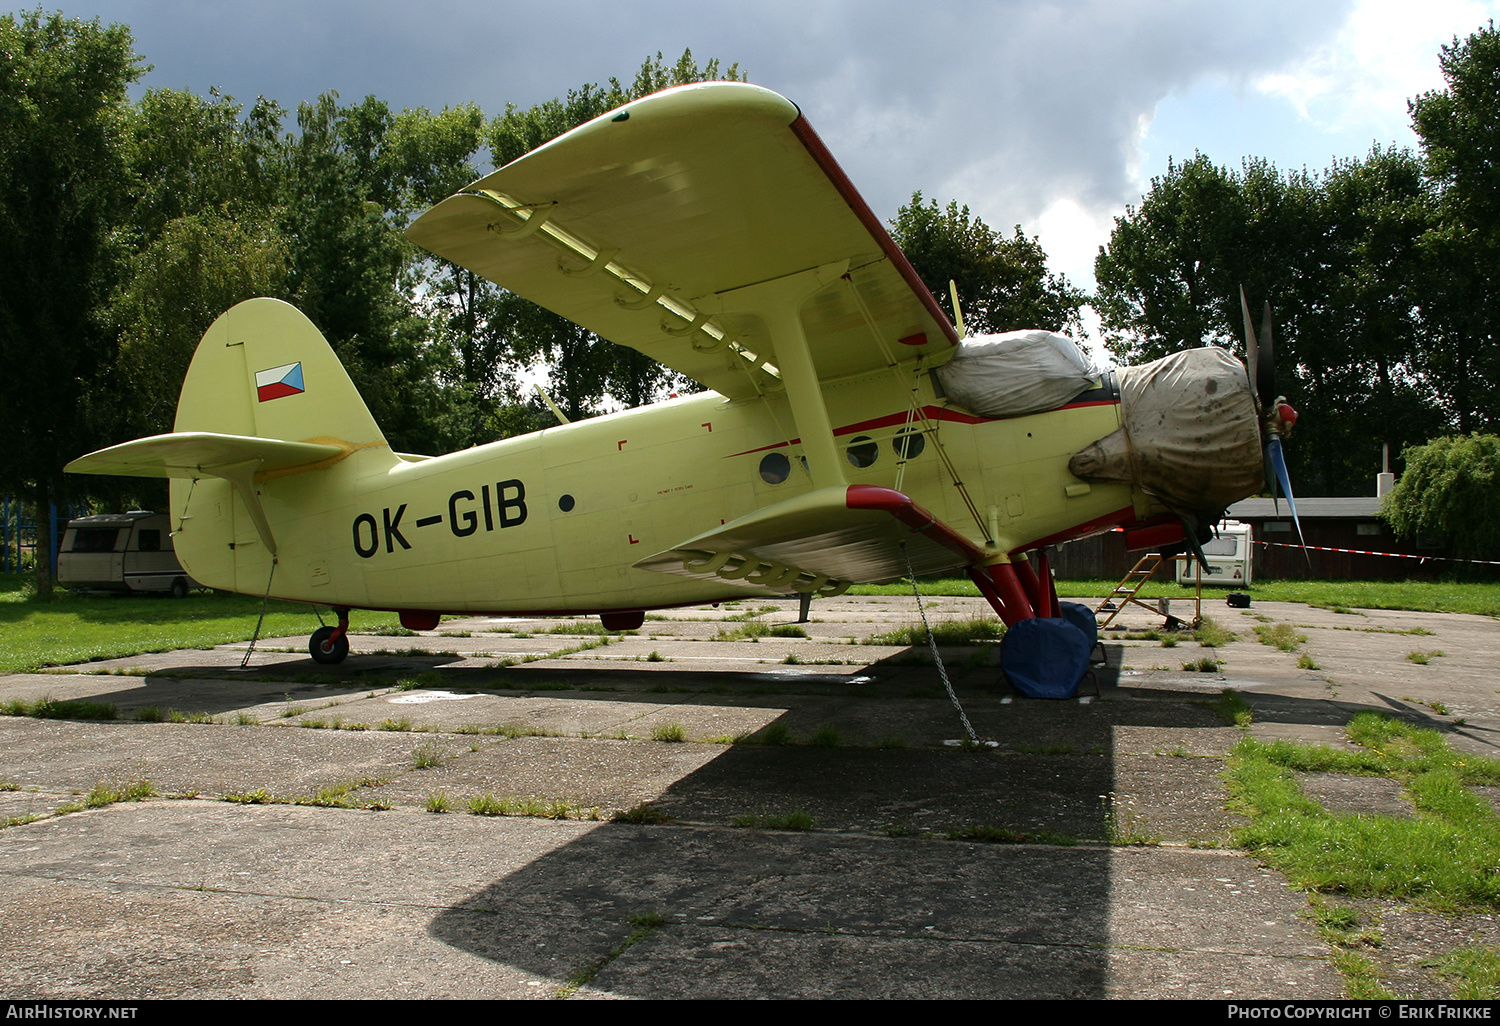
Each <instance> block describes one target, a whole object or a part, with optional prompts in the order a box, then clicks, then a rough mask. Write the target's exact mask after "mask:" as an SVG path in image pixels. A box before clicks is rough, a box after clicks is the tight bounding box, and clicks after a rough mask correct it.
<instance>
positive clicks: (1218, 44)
mask: <svg viewBox="0 0 1500 1026" xmlns="http://www.w3.org/2000/svg"><path fill="white" fill-rule="evenodd" d="M63 10H64V12H65V13H67V14H68V15H70V16H73V17H84V18H91V17H98V18H100V19H101V20H103V21H106V22H112V21H114V22H124V23H126V24H128V25H130V26H131V28H132V30H133V32H134V34H135V39H136V44H137V45H136V49H137V51H138V52H139V53H140V54H142V55H143V56H144V57H145V59H146V60H147V62H149V63H150V64H152V65H153V66H154V70H153V71H152V72H151V73H150V74H149V75H147V76H146V77H145V79H144V80H143V86H151V87H164V88H165V87H170V88H188V89H192V90H195V91H198V92H205V91H207V90H208V89H209V87H211V86H218V87H220V88H221V89H222V90H223V91H224V92H226V93H229V94H230V95H232V96H235V97H236V98H238V99H241V100H250V99H253V98H254V97H255V96H257V95H266V96H270V97H273V98H275V99H277V100H280V101H281V102H282V103H283V104H285V105H287V106H294V105H295V104H296V103H297V102H298V101H300V100H304V99H311V98H313V97H315V96H316V95H317V94H318V93H320V92H323V91H325V90H329V89H334V90H337V91H338V92H339V93H340V94H341V95H342V96H343V97H344V98H346V99H357V98H359V97H362V96H364V95H366V94H369V93H373V94H375V95H376V96H379V97H380V98H381V99H383V100H385V101H386V102H388V103H389V104H391V105H392V106H393V107H396V108H401V107H415V106H422V107H428V108H432V109H440V108H442V107H443V106H446V105H450V104H456V103H462V102H469V101H472V102H474V103H477V104H479V105H480V106H481V107H482V108H483V109H484V110H485V111H486V112H487V113H489V114H492V115H493V114H495V113H498V112H500V111H502V110H503V109H504V107H505V104H506V103H514V104H517V105H519V106H527V105H530V104H533V103H536V102H538V101H541V100H545V99H548V98H550V97H553V96H557V95H560V94H562V93H565V92H566V91H567V90H568V89H569V88H574V87H577V86H578V85H581V84H582V83H585V82H598V81H603V80H605V79H608V78H609V77H610V76H611V75H613V76H618V77H620V78H622V79H628V78H629V77H631V76H632V75H633V73H634V71H635V69H636V68H638V67H639V66H640V63H641V61H642V59H643V58H644V57H646V56H648V55H651V54H655V53H656V52H657V51H661V52H662V53H663V54H664V55H665V56H666V57H667V58H668V59H669V60H670V59H674V58H675V57H676V56H677V55H679V54H680V53H681V52H682V51H683V49H684V48H687V47H691V48H692V50H693V53H694V55H695V56H696V57H698V58H699V59H700V61H702V60H705V59H707V58H709V57H718V58H720V59H721V60H722V61H724V62H725V63H726V64H727V63H729V62H738V63H739V64H740V66H741V67H742V68H743V69H744V70H746V71H747V72H748V74H749V78H750V81H752V82H755V83H756V84H758V85H763V86H766V87H768V88H771V89H775V90H776V91H778V92H780V93H783V94H784V95H786V96H788V97H789V98H791V99H792V100H794V101H795V102H796V103H797V104H798V105H799V106H800V107H801V108H802V110H803V111H804V113H806V114H807V115H808V117H809V119H810V120H811V121H812V123H813V125H814V126H815V127H816V128H817V130H818V132H819V134H821V135H822V137H823V139H824V141H825V142H827V143H828V145H829V147H830V149H832V151H833V152H834V155H835V156H837V157H838V159H839V161H840V163H842V164H843V166H844V168H845V170H846V171H847V172H848V173H849V175H850V177H851V178H852V179H853V180H854V182H855V184H856V185H857V186H858V187H859V188H860V189H861V191H862V192H863V193H864V195H865V198H866V199H867V200H868V201H869V202H870V205H871V206H872V207H873V208H874V209H875V211H876V213H878V214H880V215H881V216H882V217H884V218H890V217H891V216H893V215H894V214H895V212H896V210H897V208H899V207H900V206H901V204H902V203H903V202H905V201H906V200H907V199H908V198H909V197H910V196H911V193H912V191H913V190H917V189H920V190H921V191H922V192H923V193H924V194H925V195H927V196H928V197H932V198H936V199H939V200H941V201H944V202H946V201H947V200H949V199H957V200H959V201H960V202H961V203H966V204H968V205H969V206H970V207H971V208H972V209H973V210H974V212H975V213H977V214H978V215H979V216H981V217H983V218H984V219H985V220H986V221H987V222H989V223H990V224H991V225H992V226H994V227H996V228H1000V229H1002V230H1008V229H1009V227H1010V226H1011V225H1015V224H1019V225H1021V226H1022V228H1023V229H1024V230H1025V231H1026V232H1027V233H1029V234H1036V235H1039V236H1040V237H1041V241H1042V244H1043V246H1044V247H1045V248H1046V249H1047V252H1048V253H1049V255H1050V256H1051V259H1052V263H1053V265H1054V267H1055V268H1056V269H1058V270H1061V271H1063V272H1064V273H1066V274H1068V275H1069V277H1071V278H1072V279H1073V280H1074V282H1075V283H1076V284H1080V285H1082V286H1084V287H1091V286H1092V284H1093V276H1092V266H1093V258H1094V255H1095V254H1096V253H1097V251H1098V247H1099V246H1100V245H1101V244H1103V243H1104V242H1105V241H1107V239H1108V235H1109V229H1110V227H1111V225H1112V219H1113V218H1114V217H1115V216H1116V215H1118V214H1120V213H1123V211H1124V209H1125V206H1126V204H1129V203H1135V202H1138V201H1139V199H1140V196H1141V193H1142V192H1143V190H1144V189H1145V188H1146V187H1147V185H1148V183H1149V181H1150V179H1151V177H1152V176H1153V175H1157V174H1160V173H1161V172H1162V171H1163V170H1165V168H1166V166H1167V161H1168V159H1169V158H1176V159H1181V158H1183V157H1190V156H1192V154H1193V153H1194V152H1195V151H1202V152H1203V153H1206V154H1208V155H1209V156H1210V157H1212V158H1213V159H1214V160H1216V161H1218V162H1220V163H1224V164H1229V165H1231V166H1238V165H1239V163H1240V161H1241V159H1242V158H1244V157H1246V156H1260V157H1265V158H1268V159H1270V160H1272V161H1273V162H1275V163H1276V164H1277V165H1278V166H1281V167H1298V168H1300V167H1307V168H1309V169H1310V170H1321V169H1323V168H1326V167H1327V166H1328V165H1329V164H1330V162H1331V161H1333V160H1334V159H1335V158H1339V157H1358V156H1362V155H1364V154H1366V153H1368V152H1369V150H1370V147H1371V146H1372V145H1376V144H1378V145H1382V146H1388V145H1391V144H1396V145H1400V146H1412V145H1414V144H1415V139H1414V137H1413V136H1412V134H1411V130H1410V127H1409V123H1408V118H1407V112H1406V101H1407V99H1408V98H1409V97H1411V96H1414V95H1416V94H1418V93H1420V92H1422V91H1425V90H1428V89H1433V88H1440V87H1441V86H1442V77H1441V75H1440V74H1439V72H1438V67H1437V52H1438V48H1439V47H1440V46H1441V45H1442V44H1444V43H1447V42H1451V41H1452V39H1453V38H1454V36H1455V35H1457V36H1466V35H1468V34H1469V33H1470V32H1472V31H1474V30H1475V29H1477V28H1479V27H1481V26H1483V25H1484V24H1486V23H1487V22H1488V21H1489V20H1490V19H1492V18H1496V17H1500V0H1422V2H1420V3H1413V2H1411V0H1239V2H1234V0H1222V2H1220V0H1051V2H1047V0H932V2H930V3H928V4H925V5H922V6H921V7H920V8H919V7H918V5H916V4H912V3H910V2H909V0H908V2H901V3H896V2H887V0H758V2H755V3H744V2H740V3H717V2H712V0H697V2H679V0H613V2H608V3H605V2H595V0H545V2H536V0H533V2H530V3H525V2H516V0H483V2H472V0H426V2H424V3H422V4H420V5H418V4H414V3H407V2H402V0H360V2H353V0H293V2H283V0H251V2H245V0H240V2H237V3H211V2H208V0H196V2H194V0H175V2H173V0H63ZM918 10H920V11H921V13H920V14H918V13H916V12H917V11H918Z"/></svg>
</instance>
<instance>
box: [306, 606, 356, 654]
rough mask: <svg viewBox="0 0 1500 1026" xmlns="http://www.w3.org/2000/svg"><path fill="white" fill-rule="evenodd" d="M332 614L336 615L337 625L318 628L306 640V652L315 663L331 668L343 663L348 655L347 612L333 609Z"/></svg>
mask: <svg viewBox="0 0 1500 1026" xmlns="http://www.w3.org/2000/svg"><path fill="white" fill-rule="evenodd" d="M334 612H335V613H337V614H338V618H339V625H338V626H337V627H319V628H318V629H317V630H315V631H313V636H312V637H311V638H310V639H308V642H307V651H308V652H309V653H310V654H311V655H312V657H313V662H315V663H324V664H326V665H330V666H331V665H333V664H334V663H341V662H343V661H344V657H345V656H347V655H348V654H349V610H347V609H335V610H334Z"/></svg>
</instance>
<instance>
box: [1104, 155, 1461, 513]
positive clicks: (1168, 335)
mask: <svg viewBox="0 0 1500 1026" xmlns="http://www.w3.org/2000/svg"><path fill="white" fill-rule="evenodd" d="M1431 223H1432V209H1431V202H1430V196H1429V193H1428V190H1427V188H1426V185H1425V183H1424V180H1423V177H1422V171H1421V164H1420V162H1419V161H1418V160H1417V159H1416V158H1415V157H1414V156H1413V155H1412V154H1411V153H1409V152H1407V151H1403V150H1396V149H1390V150H1380V149H1376V150H1374V151H1372V152H1371V153H1370V155H1369V156H1368V157H1366V158H1365V159H1363V160H1350V161H1341V162H1338V163H1336V164H1335V165H1334V166H1333V167H1332V168H1331V169H1329V170H1328V171H1327V172H1325V173H1324V174H1322V175H1310V174H1308V173H1307V172H1292V173H1283V172H1279V171H1277V170H1276V168H1275V167H1274V166H1272V165H1270V164H1268V163H1266V162H1265V161H1259V160H1247V161H1246V162H1245V163H1244V165H1243V167H1242V169H1241V170H1240V171H1237V172H1236V171H1230V170H1228V169H1226V168H1223V167H1220V166H1218V165H1215V164H1214V163H1213V162H1212V161H1210V160H1209V159H1208V158H1207V157H1204V156H1203V155H1202V154H1199V155H1197V156H1195V157H1194V158H1193V159H1192V160H1190V161H1188V162H1186V163H1184V164H1182V165H1175V164H1174V165H1171V166H1169V170H1168V172H1167V174H1165V175H1163V176H1161V177H1158V178H1156V179H1154V180H1153V181H1152V183H1151V190H1150V192H1148V193H1147V195H1146V196H1145V197H1144V198H1143V200H1142V202H1141V204H1140V206H1139V207H1136V208H1131V209H1129V210H1127V212H1126V214H1125V216H1123V217H1120V218H1117V219H1116V222H1115V230H1114V232H1113V234H1112V235H1111V237H1110V243H1109V245H1108V246H1107V247H1106V248H1105V249H1103V250H1101V252H1100V255H1099V258H1098V260H1097V261H1096V263H1095V268H1096V272H1097V277H1098V282H1099V294H1098V296H1097V297H1096V298H1095V308H1096V309H1097V310H1099V312H1100V317H1101V321H1102V322H1103V325H1104V328H1105V332H1106V338H1107V340H1108V342H1109V344H1110V347H1111V349H1112V350H1113V352H1114V353H1115V355H1116V356H1117V357H1119V358H1121V359H1123V360H1126V361H1130V362H1138V361H1141V360H1152V359H1157V358H1159V357H1162V356H1165V355H1166V354H1168V353H1171V352H1176V351H1179V350H1182V349H1189V348H1193V347H1196V346H1201V345H1207V344H1213V345H1220V346H1224V347H1226V348H1228V349H1231V350H1233V351H1235V352H1236V353H1237V355H1239V356H1241V358H1243V357H1244V355H1245V354H1244V349H1243V341H1242V339H1243V333H1242V329H1241V325H1242V318H1241V314H1240V298H1239V288H1240V286H1241V284H1243V285H1244V286H1245V288H1246V291H1247V292H1248V294H1249V295H1250V296H1251V298H1252V302H1257V303H1258V301H1260V300H1261V299H1262V298H1268V299H1269V300H1270V301H1271V303H1272V305H1273V308H1274V314H1275V337H1276V365H1277V376H1276V387H1277V390H1278V392H1280V393H1281V394H1284V395H1285V396H1286V397H1287V398H1288V400H1289V401H1290V402H1291V403H1292V405H1293V406H1295V407H1296V408H1297V409H1298V410H1300V411H1301V412H1302V413H1303V414H1304V415H1305V416H1304V417H1303V419H1302V421H1301V422H1300V423H1299V425H1298V430H1297V435H1296V437H1295V438H1294V440H1293V443H1292V444H1291V445H1289V446H1288V448H1287V456H1288V462H1289V463H1290V464H1291V469H1292V472H1293V478H1294V479H1295V480H1296V481H1297V484H1298V490H1299V491H1301V492H1302V493H1303V494H1311V495H1320V494H1321V495H1336V494H1361V493H1367V492H1368V491H1369V480H1370V477H1371V476H1372V474H1373V472H1374V468H1375V467H1376V466H1377V460H1378V458H1379V453H1380V443H1381V442H1390V443H1392V444H1393V445H1394V446H1396V447H1397V448H1398V449H1399V448H1400V447H1402V446H1404V445H1407V444H1412V443H1415V442H1419V441H1422V440H1424V439H1426V438H1428V437H1430V436H1431V434H1432V433H1433V432H1434V431H1435V430H1441V428H1442V420H1443V418H1442V416H1441V411H1440V410H1439V408H1438V406H1437V404H1436V401H1435V398H1434V396H1433V395H1432V393H1431V392H1430V391H1429V390H1428V389H1426V388H1425V387H1424V385H1423V381H1422V378H1421V376H1420V374H1419V358H1418V355H1417V354H1418V353H1419V352H1420V349H1421V343H1422V340H1423V339H1424V337H1425V333H1426V331H1427V327H1426V324H1425V323H1424V321H1423V318H1422V316H1421V309H1422V296H1421V293H1420V289H1421V282H1422V280H1423V270H1422V267H1423V263H1422V255H1421V245H1420V243H1421V240H1422V239H1423V237H1424V233H1426V232H1427V231H1428V229H1429V227H1430V225H1431ZM1257 312H1258V311H1257ZM1258 320H1259V318H1258V317H1257V321H1258Z"/></svg>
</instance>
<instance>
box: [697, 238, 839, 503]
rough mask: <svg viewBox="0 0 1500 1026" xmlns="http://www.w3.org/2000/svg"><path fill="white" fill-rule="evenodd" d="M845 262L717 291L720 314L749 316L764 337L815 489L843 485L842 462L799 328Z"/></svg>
mask: <svg viewBox="0 0 1500 1026" xmlns="http://www.w3.org/2000/svg"><path fill="white" fill-rule="evenodd" d="M848 267H849V262H848V261H847V260H838V261H835V262H834V263H831V264H824V265H823V266H822V267H814V268H810V269H809V270H806V271H798V272H797V273H795V274H788V275H786V276H785V277H781V278H772V279H771V280H770V281H763V282H758V283H756V284H754V285H746V286H745V287H744V288H738V289H731V290H729V291H727V292H720V293H719V294H718V297H717V298H718V300H719V302H720V304H721V307H720V309H721V312H723V313H733V314H749V315H752V316H755V317H758V318H759V319H760V320H761V321H762V322H763V323H764V324H765V328H766V332H767V334H769V336H770V342H771V347H772V349H773V351H774V352H775V359H776V367H777V369H778V370H779V371H780V372H781V380H782V382H783V384H785V385H786V397H787V402H788V404H789V405H790V406H791V408H792V419H793V420H794V421H795V422H796V425H797V434H799V435H800V436H801V437H802V448H803V450H804V451H805V452H806V453H807V467H808V471H809V473H811V474H812V479H813V485H814V486H815V487H817V488H841V487H844V486H846V485H847V483H848V482H847V481H846V480H845V478H844V470H843V461H842V460H841V459H839V454H838V448H837V446H835V445H834V441H833V424H832V422H831V421H830V420H829V419H828V406H827V405H826V404H825V403H824V402H823V389H822V388H821V387H820V386H819V384H818V369H817V368H816V367H815V366H813V360H812V353H811V351H810V350H809V349H808V345H807V334H806V332H805V331H804V330H803V327H802V306H803V304H804V303H806V302H807V301H808V300H809V299H811V298H812V297H813V296H814V295H816V294H817V293H819V292H821V291H822V290H823V289H824V288H826V287H827V286H829V285H832V284H834V283H835V282H837V281H838V280H839V279H840V278H841V277H843V274H844V272H845V271H846V270H848Z"/></svg>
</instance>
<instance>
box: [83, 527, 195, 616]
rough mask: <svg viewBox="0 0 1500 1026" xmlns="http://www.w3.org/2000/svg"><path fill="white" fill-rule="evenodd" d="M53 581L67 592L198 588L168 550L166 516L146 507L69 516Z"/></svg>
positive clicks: (177, 593) (180, 592)
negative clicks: (119, 511) (127, 511)
mask: <svg viewBox="0 0 1500 1026" xmlns="http://www.w3.org/2000/svg"><path fill="white" fill-rule="evenodd" d="M57 581H58V583H59V584H61V585H62V586H63V587H65V588H67V589H69V590H71V591H78V592H85V591H115V592H137V591H168V592H171V593H172V597H173V598H182V597H184V596H185V595H187V593H188V591H189V590H190V589H192V588H199V587H202V585H200V584H199V583H198V582H197V581H195V580H193V579H192V578H191V577H189V576H188V573H187V571H186V570H184V569H183V568H182V564H181V563H179V562H178V561H177V554H176V553H175V552H173V551H172V531H171V521H170V519H169V518H168V517H167V515H166V514H165V513H153V512H151V511H150V510H147V509H133V510H131V511H130V512H129V513H103V514H98V515H96V516H91V517H77V518H75V519H73V520H69V521H68V526H67V529H66V530H65V531H64V533H63V540H62V546H61V549H60V550H59V552H58V554H57Z"/></svg>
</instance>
